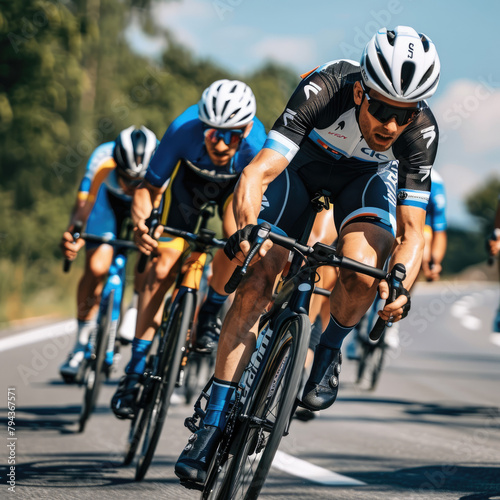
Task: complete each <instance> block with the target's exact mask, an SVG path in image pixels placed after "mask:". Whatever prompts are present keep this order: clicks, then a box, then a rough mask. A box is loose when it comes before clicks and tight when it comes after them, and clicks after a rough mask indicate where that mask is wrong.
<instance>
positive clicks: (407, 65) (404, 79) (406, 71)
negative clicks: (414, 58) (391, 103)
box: [401, 61, 415, 95]
mask: <svg viewBox="0 0 500 500" xmlns="http://www.w3.org/2000/svg"><path fill="white" fill-rule="evenodd" d="M414 74H415V64H414V63H412V62H411V61H405V62H404V63H403V66H402V67H401V91H402V92H403V95H404V94H405V93H406V91H407V90H408V87H409V86H410V85H411V83H412V80H413V75H414Z"/></svg>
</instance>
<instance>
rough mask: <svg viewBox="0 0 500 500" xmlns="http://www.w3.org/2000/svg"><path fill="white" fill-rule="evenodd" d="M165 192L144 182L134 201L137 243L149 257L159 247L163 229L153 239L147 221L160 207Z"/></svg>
mask: <svg viewBox="0 0 500 500" xmlns="http://www.w3.org/2000/svg"><path fill="white" fill-rule="evenodd" d="M164 190H165V189H164V188H163V187H156V186H153V185H152V184H150V183H149V182H148V181H144V182H143V183H142V185H141V186H139V187H138V188H137V189H136V191H135V193H134V198H133V200H132V208H131V215H132V221H133V222H134V226H135V230H134V232H135V243H136V245H137V246H138V247H139V249H140V250H141V252H143V253H145V254H147V255H149V254H150V253H151V252H152V251H153V250H154V249H155V248H156V247H157V246H158V242H157V241H156V240H157V239H158V238H159V237H160V236H161V233H162V231H163V228H162V227H158V229H157V230H156V232H155V235H154V238H152V237H151V236H149V235H148V227H147V226H146V219H147V218H148V217H149V216H150V215H151V211H152V210H153V208H154V207H158V206H159V204H160V201H161V196H162V194H163V191H164Z"/></svg>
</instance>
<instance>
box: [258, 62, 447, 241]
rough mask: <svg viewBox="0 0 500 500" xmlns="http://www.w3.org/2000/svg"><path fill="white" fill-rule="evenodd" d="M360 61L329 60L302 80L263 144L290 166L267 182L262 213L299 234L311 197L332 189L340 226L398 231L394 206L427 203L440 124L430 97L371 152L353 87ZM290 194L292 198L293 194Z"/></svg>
mask: <svg viewBox="0 0 500 500" xmlns="http://www.w3.org/2000/svg"><path fill="white" fill-rule="evenodd" d="M356 81H361V73H360V68H359V64H357V63H355V62H353V61H348V60H340V61H333V62H329V63H326V64H324V65H323V66H321V67H319V68H317V69H316V70H314V71H313V72H311V73H310V74H309V75H308V76H307V77H306V78H304V79H303V80H302V81H301V82H300V83H299V85H298V87H297V89H296V90H295V92H294V93H293V95H292V96H291V98H290V100H289V101H288V104H287V106H286V108H285V110H284V112H283V113H282V114H281V116H280V117H279V118H278V120H277V121H276V123H275V124H274V126H273V128H272V130H271V131H270V132H269V134H268V137H267V140H266V142H265V145H264V147H266V148H270V149H273V150H274V151H277V152H279V153H281V154H282V155H283V156H285V157H286V158H287V160H288V161H289V162H290V165H289V167H288V168H287V169H286V170H285V171H284V172H283V173H282V174H281V175H280V176H279V177H278V178H277V179H276V180H275V181H273V183H271V184H270V186H269V188H268V190H267V191H266V193H265V199H264V200H263V205H262V210H261V214H260V217H261V218H262V219H264V220H268V222H271V223H273V224H275V225H276V226H278V227H280V228H281V229H283V230H284V231H285V232H287V233H288V234H290V235H293V236H297V227H298V226H299V225H300V224H297V222H298V221H302V220H305V219H306V218H307V216H306V215H305V212H307V210H308V202H309V200H310V197H311V195H314V193H315V192H316V191H318V190H319V189H326V190H328V191H329V192H330V193H331V195H332V196H331V197H332V200H333V202H334V204H335V222H336V226H337V230H338V231H340V230H341V229H342V227H344V226H345V225H346V224H349V223H351V222H353V221H360V220H363V221H368V222H372V223H374V224H377V225H380V226H381V227H384V228H386V229H388V230H389V231H391V232H392V233H393V234H395V230H396V206H397V205H409V206H413V207H418V208H421V209H423V210H425V209H426V207H427V203H428V199H429V193H430V188H431V170H432V165H433V162H434V159H435V157H436V152H437V144H438V126H437V123H436V120H435V118H434V116H433V114H432V112H431V110H430V109H429V107H428V106H427V104H426V102H425V101H422V102H421V103H420V107H421V108H422V110H421V112H420V113H419V114H418V115H417V117H416V118H415V119H414V120H413V121H412V122H411V123H410V124H409V125H408V126H407V127H406V128H405V129H404V131H403V132H402V133H401V135H400V136H399V137H398V139H397V140H396V141H395V142H394V143H393V145H392V147H391V148H390V149H388V150H387V151H383V152H377V151H374V150H372V149H371V148H370V147H369V146H368V144H367V143H366V141H365V140H364V138H363V136H362V134H361V131H360V128H359V124H358V106H357V105H356V104H355V102H354V95H353V87H354V83H355V82H356ZM292 195H293V196H292Z"/></svg>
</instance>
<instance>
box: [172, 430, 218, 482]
mask: <svg viewBox="0 0 500 500" xmlns="http://www.w3.org/2000/svg"><path fill="white" fill-rule="evenodd" d="M221 436H222V431H221V430H220V429H219V428H218V427H215V426H212V425H207V426H205V427H204V428H202V429H200V430H199V431H196V433H195V434H192V435H191V436H190V437H189V441H188V444H187V445H186V447H185V448H184V449H183V450H182V453H181V454H180V456H179V459H178V460H177V463H176V464H175V474H176V475H177V477H178V478H179V479H180V480H181V483H182V482H193V483H204V482H205V480H206V478H207V470H208V466H209V465H210V461H211V460H212V457H213V455H214V453H215V451H216V450H217V445H218V444H219V441H220V439H221Z"/></svg>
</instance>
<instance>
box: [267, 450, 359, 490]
mask: <svg viewBox="0 0 500 500" xmlns="http://www.w3.org/2000/svg"><path fill="white" fill-rule="evenodd" d="M273 467H275V468H276V469H279V470H281V471H283V472H286V473H288V474H291V475H293V476H297V477H301V478H303V479H307V480H309V481H313V482H315V483H319V484H322V485H325V486H365V485H366V483H363V482H362V481H358V480H357V479H353V478H351V477H347V476H342V475H341V474H337V473H336V472H332V471H330V470H328V469H323V467H319V466H317V465H314V464H311V463H310V462H306V461H305V460H301V459H300V458H296V457H293V456H292V455H288V453H284V452H282V451H279V450H278V451H277V452H276V456H275V457H274V460H273Z"/></svg>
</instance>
